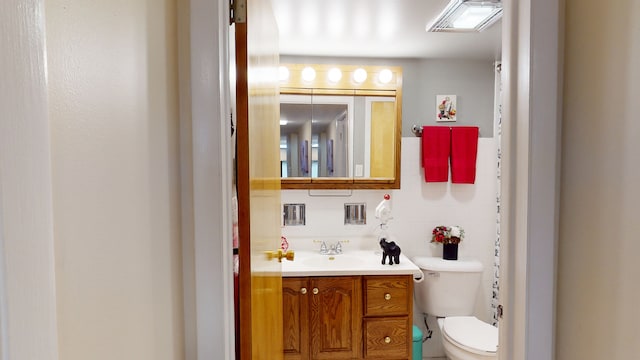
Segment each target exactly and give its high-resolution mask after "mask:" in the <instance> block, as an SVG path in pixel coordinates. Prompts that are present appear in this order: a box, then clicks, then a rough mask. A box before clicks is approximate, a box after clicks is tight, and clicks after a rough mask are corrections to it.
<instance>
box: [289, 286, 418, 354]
mask: <svg viewBox="0 0 640 360" xmlns="http://www.w3.org/2000/svg"><path fill="white" fill-rule="evenodd" d="M282 288H283V291H282V296H283V315H284V321H283V325H284V358H285V359H295V360H310V359H313V360H315V359H386V360H393V359H398V360H399V359H410V357H411V341H412V326H411V322H412V309H413V302H412V300H413V279H412V277H411V275H398V276H396V275H380V276H338V277H285V278H283V279H282Z"/></svg>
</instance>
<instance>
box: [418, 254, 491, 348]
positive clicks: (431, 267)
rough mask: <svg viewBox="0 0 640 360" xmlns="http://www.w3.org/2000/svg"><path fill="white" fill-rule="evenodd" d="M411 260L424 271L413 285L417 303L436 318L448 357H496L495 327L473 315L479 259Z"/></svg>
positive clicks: (422, 258) (425, 258)
mask: <svg viewBox="0 0 640 360" xmlns="http://www.w3.org/2000/svg"><path fill="white" fill-rule="evenodd" d="M412 261H413V262H414V263H415V264H416V265H417V266H418V267H419V268H420V269H421V270H422V274H423V280H422V281H419V282H416V284H415V285H414V292H415V304H416V307H417V308H418V309H419V310H420V311H421V312H423V313H425V314H428V315H431V316H435V317H437V318H438V326H439V327H440V330H441V332H442V344H443V347H444V352H445V354H446V355H447V358H448V359H450V360H489V359H497V358H498V355H497V349H498V329H497V328H496V327H494V326H492V325H490V324H487V323H485V322H483V321H481V320H479V319H478V318H476V317H475V316H472V315H473V310H474V306H475V302H476V296H477V294H478V290H479V288H480V280H481V279H482V269H483V267H482V263H480V262H479V261H477V260H443V259H441V258H436V257H416V258H414V259H412Z"/></svg>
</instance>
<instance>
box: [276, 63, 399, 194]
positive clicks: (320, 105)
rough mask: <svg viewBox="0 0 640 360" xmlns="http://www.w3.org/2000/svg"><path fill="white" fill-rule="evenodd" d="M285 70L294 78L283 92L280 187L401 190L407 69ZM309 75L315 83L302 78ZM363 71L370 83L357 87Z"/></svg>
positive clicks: (364, 81)
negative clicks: (403, 87)
mask: <svg viewBox="0 0 640 360" xmlns="http://www.w3.org/2000/svg"><path fill="white" fill-rule="evenodd" d="M283 66H285V67H286V69H287V70H286V72H287V73H288V77H287V78H283V79H282V80H281V91H280V93H281V96H280V160H281V161H280V164H281V167H280V174H281V177H282V188H283V189H397V188H399V187H400V136H401V135H400V132H401V120H400V119H401V81H402V73H401V70H400V69H399V68H394V67H372V66H369V67H355V66H332V65H308V66H302V65H283ZM308 69H314V71H315V79H310V78H307V79H306V80H305V79H303V73H304V72H305V71H307V70H308ZM336 69H337V71H339V72H340V74H341V77H336V76H335V73H333V72H334V71H335V70H336ZM360 70H362V71H364V72H365V73H364V74H365V78H364V79H362V78H361V79H357V80H358V81H356V79H354V78H355V77H357V75H356V74H358V72H359V71H360ZM281 71H284V70H282V68H281ZM330 74H333V75H334V76H333V77H331V75H330ZM385 76H386V78H385ZM323 79H324V80H323Z"/></svg>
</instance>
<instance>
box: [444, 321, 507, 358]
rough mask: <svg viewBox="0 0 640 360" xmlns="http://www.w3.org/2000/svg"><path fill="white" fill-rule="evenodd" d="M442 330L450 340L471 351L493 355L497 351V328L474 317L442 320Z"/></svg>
mask: <svg viewBox="0 0 640 360" xmlns="http://www.w3.org/2000/svg"><path fill="white" fill-rule="evenodd" d="M442 330H443V331H444V332H445V333H446V335H447V336H448V337H449V338H451V340H453V341H455V342H457V343H459V344H460V345H463V346H465V347H468V348H469V349H473V350H476V351H484V352H489V353H495V352H496V351H497V350H498V328H497V327H494V326H491V325H489V324H487V323H486V322H484V321H480V320H478V319H477V318H476V317H475V316H452V317H447V318H445V319H444V323H443V325H442Z"/></svg>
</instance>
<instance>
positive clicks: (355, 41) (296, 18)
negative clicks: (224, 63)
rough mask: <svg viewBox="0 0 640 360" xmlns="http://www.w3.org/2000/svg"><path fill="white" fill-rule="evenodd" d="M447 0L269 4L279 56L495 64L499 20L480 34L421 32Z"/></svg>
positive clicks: (313, 0) (330, 0) (293, 0)
mask: <svg viewBox="0 0 640 360" xmlns="http://www.w3.org/2000/svg"><path fill="white" fill-rule="evenodd" d="M448 2H449V0H272V5H273V10H274V13H275V17H276V21H277V23H278V28H279V30H280V53H281V54H283V55H298V56H330V57H376V58H464V59H484V60H498V59H499V58H500V55H501V47H502V46H501V24H502V22H501V21H498V22H496V23H495V24H493V25H492V26H491V27H490V28H488V29H486V30H485V31H483V32H481V33H475V32H474V33H443V32H440V33H427V32H426V31H425V27H426V25H427V24H428V23H429V22H430V21H431V20H432V19H433V18H434V17H435V16H437V15H438V14H439V13H440V12H441V11H442V9H444V7H445V6H446V5H447V3H448Z"/></svg>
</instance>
